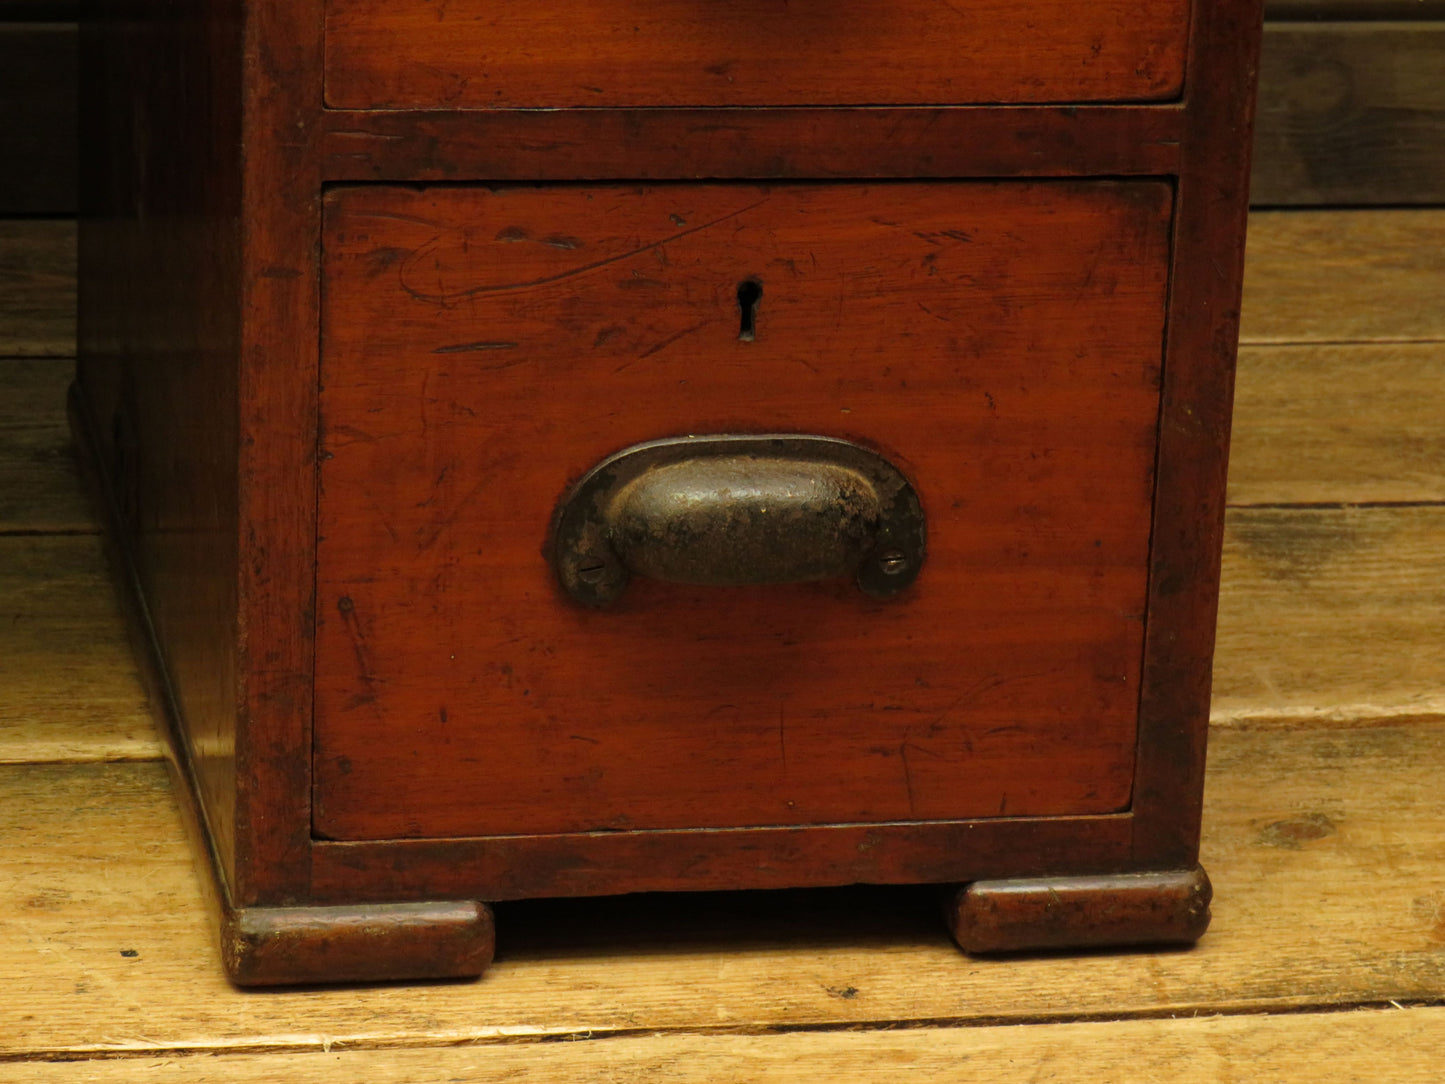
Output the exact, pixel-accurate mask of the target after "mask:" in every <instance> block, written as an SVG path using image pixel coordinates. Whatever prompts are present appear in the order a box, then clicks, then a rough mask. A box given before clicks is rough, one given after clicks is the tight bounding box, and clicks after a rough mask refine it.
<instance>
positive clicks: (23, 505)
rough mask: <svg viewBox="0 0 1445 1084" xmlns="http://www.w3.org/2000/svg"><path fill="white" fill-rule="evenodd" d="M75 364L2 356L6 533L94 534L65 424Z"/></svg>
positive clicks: (0, 528)
mask: <svg viewBox="0 0 1445 1084" xmlns="http://www.w3.org/2000/svg"><path fill="white" fill-rule="evenodd" d="M70 376H71V373H70V366H69V365H68V364H66V363H65V362H62V361H55V360H50V359H26V358H0V534H4V533H6V532H11V531H27V532H35V531H66V532H78V531H94V530H96V529H97V528H96V525H95V521H94V519H93V517H92V516H91V513H90V509H89V507H88V506H87V504H86V501H85V496H84V494H83V493H82V492H81V487H80V482H79V479H78V478H77V477H76V468H75V456H74V454H73V452H72V450H71V444H70V433H69V431H68V429H67V428H66V423H65V389H66V387H67V386H68V385H69V383H70Z"/></svg>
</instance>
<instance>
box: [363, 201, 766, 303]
mask: <svg viewBox="0 0 1445 1084" xmlns="http://www.w3.org/2000/svg"><path fill="white" fill-rule="evenodd" d="M767 202H768V197H766V196H765V197H763V198H762V199H760V200H756V201H754V202H753V203H749V204H748V205H747V206H746V207H739V208H738V209H737V210H736V211H729V212H728V213H727V214H725V215H721V216H719V217H718V218H714V219H711V220H709V221H707V222H704V223H702V224H700V225H697V226H693V227H691V228H689V229H685V230H680V231H679V232H677V233H674V234H671V235H670V236H668V237H664V238H662V239H661V240H658V241H654V242H652V243H651V244H648V245H640V246H638V247H637V248H634V249H629V250H628V251H626V252H622V253H619V254H618V255H616V256H608V257H607V258H605V259H602V260H594V261H592V262H591V263H585V264H582V265H581V266H580V267H573V268H569V269H568V270H566V271H559V272H557V273H556V274H554V275H543V276H541V277H539V278H535V279H526V280H524V281H522V282H503V283H499V284H498V285H496V286H473V287H470V288H469V289H466V290H454V291H450V292H445V291H444V292H441V293H428V292H426V291H425V290H422V289H419V288H417V287H415V286H412V285H410V284H409V283H408V282H407V281H406V280H407V274H406V272H407V270H408V268H410V267H415V266H416V265H418V264H420V263H421V262H422V261H423V260H424V259H426V258H427V257H428V256H430V255H431V254H432V252H433V251H434V250H435V249H436V248H437V247H438V245H439V244H440V242H441V238H440V237H437V238H433V239H432V240H431V241H429V242H427V243H426V244H425V245H423V246H422V247H421V248H419V249H417V250H416V252H414V253H412V255H411V258H410V259H409V260H408V261H407V264H406V266H405V267H403V269H402V275H401V286H402V289H404V290H405V291H406V292H407V293H408V294H409V295H411V296H412V297H414V298H416V299H417V300H418V301H428V302H431V303H433V304H437V305H451V304H454V303H455V302H457V301H462V300H465V299H466V298H469V297H478V296H480V295H482V294H498V293H507V292H510V291H513V290H528V289H531V288H533V287H536V286H548V285H551V284H552V283H555V282H565V281H566V280H567V279H571V278H576V277H577V276H578V275H585V274H587V273H588V272H590V271H596V270H598V269H599V268H603V267H609V266H611V265H612V264H615V263H620V262H621V261H623V260H630V259H632V258H633V257H634V256H640V255H642V254H643V253H645V252H651V251H653V250H654V249H657V248H661V247H662V246H663V245H667V244H671V243H672V242H674V241H680V240H681V239H682V238H684V237H689V236H691V235H692V234H694V233H701V232H702V231H703V230H708V229H712V228H713V227H714V226H720V225H722V223H724V222H728V221H730V220H732V219H734V218H737V217H738V216H739V215H745V214H747V213H748V212H749V211H752V210H755V209H756V208H758V207H761V206H762V205H763V204H765V203H767ZM391 217H396V216H391ZM428 225H430V223H428Z"/></svg>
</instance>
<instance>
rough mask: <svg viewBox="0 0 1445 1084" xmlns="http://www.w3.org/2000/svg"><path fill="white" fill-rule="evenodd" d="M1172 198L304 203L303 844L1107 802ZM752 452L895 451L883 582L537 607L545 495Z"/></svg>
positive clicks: (1146, 477)
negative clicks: (612, 462) (317, 207)
mask: <svg viewBox="0 0 1445 1084" xmlns="http://www.w3.org/2000/svg"><path fill="white" fill-rule="evenodd" d="M1172 204H1173V195H1172V188H1171V186H1170V185H1169V184H1167V183H1165V182H1161V181H1152V180H1138V181H1131V182H1109V181H1058V182H1047V181H1046V182H1028V183H1022V182H1016V183H988V182H927V183H924V182H899V183H884V184H856V183H838V184H797V185H780V186H773V187H759V186H755V185H747V184H727V185H724V184H714V185H684V184H675V185H669V184H664V185H657V186H653V187H646V188H636V187H618V186H605V187H603V186H587V185H563V186H553V187H535V188H533V187H515V188H501V189H490V188H484V187H478V186H462V187H438V188H429V189H423V190H415V189H403V188H394V187H384V186H364V187H341V188H334V189H332V190H330V191H329V192H328V194H327V196H326V201H325V211H324V226H323V265H324V283H325V292H324V299H323V332H322V366H321V382H322V390H321V398H320V417H321V428H322V437H321V440H322V448H323V457H322V458H323V462H322V467H321V494H320V507H319V519H318V522H319V527H318V531H319V540H318V547H317V581H316V605H317V621H316V636H317V639H316V656H315V659H316V663H315V665H316V678H315V749H316V756H315V762H314V772H315V783H314V788H315V789H314V806H313V818H314V828H315V831H316V832H317V834H318V835H319V836H320V837H322V838H326V839H336V840H383V839H393V838H407V837H412V838H416V837H433V838H435V837H473V836H504V835H535V834H555V833H583V832H595V831H599V830H619V829H632V830H647V829H678V828H699V827H747V826H763V825H824V824H845V823H863V822H867V823H873V822H898V821H927V820H936V821H941V820H960V819H966V818H988V817H1019V816H1059V815H1066V814H1101V813H1112V812H1116V811H1120V810H1124V809H1127V808H1128V807H1129V805H1130V799H1131V790H1132V787H1133V782H1134V779H1133V772H1134V763H1135V757H1136V722H1137V716H1138V709H1139V695H1140V666H1141V658H1142V654H1143V643H1144V625H1145V610H1146V588H1147V579H1148V575H1147V569H1148V560H1149V536H1150V522H1151V506H1152V499H1153V485H1154V466H1155V458H1156V452H1157V446H1158V442H1157V429H1158V419H1159V406H1160V392H1159V388H1160V377H1161V364H1162V362H1161V358H1162V348H1163V334H1164V314H1165V294H1166V282H1167V278H1168V257H1169V239H1170V221H1171V214H1172ZM747 284H752V285H751V286H749V285H747ZM754 286H759V287H760V288H761V297H760V299H758V301H757V304H756V307H755V309H753V310H752V312H751V316H752V326H751V328H745V327H744V320H745V317H744V315H743V312H742V308H743V307H744V306H740V302H739V296H740V295H739V291H740V288H742V289H743V290H744V291H746V290H748V289H752V288H753V287H754ZM746 296H747V295H746V294H744V297H745V298H746ZM748 332H750V334H749V333H748ZM757 432H784V433H810V434H820V435H824V436H829V437H837V438H843V439H847V440H850V441H854V442H856V443H858V444H861V445H863V446H865V447H867V448H870V449H874V450H876V451H878V452H879V453H880V454H882V455H883V456H884V457H886V458H887V459H888V460H889V461H890V462H892V463H893V464H895V465H896V466H897V467H898V468H899V469H900V470H901V471H902V472H903V473H904V474H905V475H906V476H907V477H908V478H909V479H910V480H911V481H912V483H913V485H914V487H915V488H916V490H917V492H918V494H919V496H920V498H921V501H922V505H923V509H924V513H925V516H926V519H927V525H928V548H927V558H926V562H925V563H924V565H923V567H922V570H921V572H920V574H919V576H918V579H917V581H916V583H914V584H913V585H912V586H911V587H910V588H908V589H907V590H906V591H904V592H903V593H901V594H900V595H898V596H896V597H893V598H888V599H875V598H870V597H869V596H867V595H865V594H863V593H862V592H861V591H859V590H858V588H857V587H856V586H855V585H854V584H853V583H851V582H848V581H846V580H830V581H825V582H816V583H799V584H784V585H774V586H747V587H693V586H684V585H680V584H664V583H658V582H655V581H650V580H645V579H636V580H634V581H633V582H632V583H631V584H630V585H629V586H628V588H627V590H626V592H625V593H624V594H623V596H622V597H621V598H620V599H618V600H617V601H616V602H615V603H614V604H612V605H611V606H608V607H606V608H602V609H591V608H588V607H585V606H581V605H578V604H576V603H575V602H573V601H571V600H570V599H568V598H566V597H565V596H564V595H563V593H562V591H561V590H560V589H559V587H558V584H557V581H556V577H555V576H554V573H553V571H552V568H551V567H550V565H549V563H548V560H547V557H546V549H547V545H548V533H549V525H550V522H551V518H552V515H553V510H554V507H555V506H556V503H557V501H558V499H559V497H560V496H561V495H562V494H563V492H564V491H565V490H566V489H567V487H568V485H569V483H571V482H573V481H575V480H576V479H577V478H578V477H579V476H580V475H582V474H583V473H584V472H585V471H587V470H588V468H590V467H592V466H593V465H594V464H596V463H597V462H598V461H600V460H602V459H604V458H605V457H606V456H608V455H609V454H611V453H613V452H616V451H617V450H618V449H620V448H623V447H625V446H628V445H632V444H635V443H637V442H641V441H646V440H651V439H654V438H660V437H671V436H681V435H686V434H709V433H757Z"/></svg>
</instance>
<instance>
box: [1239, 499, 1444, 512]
mask: <svg viewBox="0 0 1445 1084" xmlns="http://www.w3.org/2000/svg"><path fill="white" fill-rule="evenodd" d="M1225 507H1226V508H1248V509H1256V510H1263V511H1276V510H1278V511H1305V512H1352V511H1355V510H1356V509H1370V508H1445V501H1433V500H1432V501H1259V502H1256V503H1251V502H1238V503H1236V502H1234V501H1230V502H1228V503H1227V504H1226V505H1225Z"/></svg>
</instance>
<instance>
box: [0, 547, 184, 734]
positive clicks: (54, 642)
mask: <svg viewBox="0 0 1445 1084" xmlns="http://www.w3.org/2000/svg"><path fill="white" fill-rule="evenodd" d="M160 755H161V754H160V745H159V742H158V741H157V738H156V735H155V728H154V724H153V723H152V722H151V719H150V714H149V709H148V705H147V701H146V696H145V693H144V692H143V691H142V689H141V685H140V676H139V672H138V670H137V669H136V665H135V662H134V661H133V656H132V654H131V651H130V648H129V645H128V643H127V641H126V638H125V632H124V626H123V625H122V623H121V616H120V610H119V605H118V603H117V600H116V596H115V589H114V588H113V587H112V586H111V581H110V573H109V571H108V569H107V567H106V564H105V560H104V558H103V556H102V553H101V544H100V539H99V538H97V537H95V536H89V535H80V536H40V537H25V536H9V537H0V763H24V762H28V761H57V760H66V761H69V760H116V759H119V760H126V759H137V758H139V759H154V758H156V757H159V756H160Z"/></svg>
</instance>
